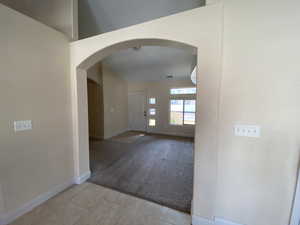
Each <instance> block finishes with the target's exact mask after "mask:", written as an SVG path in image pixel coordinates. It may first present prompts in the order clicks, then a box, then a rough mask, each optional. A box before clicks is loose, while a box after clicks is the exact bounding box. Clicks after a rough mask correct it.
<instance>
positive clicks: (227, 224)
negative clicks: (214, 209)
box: [215, 217, 242, 225]
mask: <svg viewBox="0 0 300 225" xmlns="http://www.w3.org/2000/svg"><path fill="white" fill-rule="evenodd" d="M215 224H216V225H242V224H240V223H234V222H232V221H229V220H224V219H221V218H217V217H216V218H215Z"/></svg>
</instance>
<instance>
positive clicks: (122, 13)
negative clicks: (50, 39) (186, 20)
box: [79, 0, 205, 81]
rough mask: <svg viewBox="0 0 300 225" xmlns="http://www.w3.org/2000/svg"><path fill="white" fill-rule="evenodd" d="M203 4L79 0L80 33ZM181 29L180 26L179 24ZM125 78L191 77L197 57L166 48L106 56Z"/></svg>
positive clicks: (184, 0) (180, 0)
mask: <svg viewBox="0 0 300 225" xmlns="http://www.w3.org/2000/svg"><path fill="white" fill-rule="evenodd" d="M203 5H205V0H151V1H149V0H109V1H108V0H79V35H80V38H86V37H90V36H93V35H97V34H100V33H105V32H109V31H113V30H116V29H120V28H124V27H127V26H130V25H135V24H139V23H143V22H146V21H150V20H153V19H156V18H159V17H163V16H168V15H171V14H175V13H179V12H182V11H185V10H189V9H193V8H196V7H200V6H203ZM178 29H180V27H178ZM105 62H106V63H107V64H109V65H110V67H111V68H112V70H114V71H115V72H116V73H117V74H119V76H121V77H123V78H124V79H126V80H140V81H154V80H156V81H157V80H165V79H167V78H166V77H167V76H169V75H171V76H173V78H172V79H173V80H187V79H190V74H191V71H192V70H193V67H194V66H195V62H196V56H193V55H191V54H188V53H186V52H184V51H183V50H178V49H172V48H166V47H155V46H152V47H149V46H148V47H146V46H145V47H142V48H141V49H139V50H134V49H128V50H123V51H120V52H118V53H115V54H114V55H112V56H110V57H108V58H107V59H105Z"/></svg>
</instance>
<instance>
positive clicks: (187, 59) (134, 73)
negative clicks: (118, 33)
mask: <svg viewBox="0 0 300 225" xmlns="http://www.w3.org/2000/svg"><path fill="white" fill-rule="evenodd" d="M104 62H105V63H106V64H108V65H109V66H110V68H111V69H112V70H113V71H114V72H115V73H117V74H118V75H119V76H121V77H122V78H123V79H125V80H135V81H159V80H167V78H166V77H167V76H168V75H172V76H173V78H172V80H188V79H190V75H191V72H192V70H193V69H194V66H195V64H196V56H194V55H192V54H191V53H188V52H186V51H184V50H180V49H175V48H168V47H158V46H144V47H142V48H141V49H139V50H134V49H126V50H122V51H120V52H118V53H116V54H113V55H111V56H109V57H107V58H106V59H105V60H104Z"/></svg>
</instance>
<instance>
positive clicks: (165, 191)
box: [90, 135, 194, 212]
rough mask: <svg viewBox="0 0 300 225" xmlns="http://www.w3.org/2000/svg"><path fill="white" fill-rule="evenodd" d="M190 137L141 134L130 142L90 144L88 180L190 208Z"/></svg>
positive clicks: (191, 169)
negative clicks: (89, 176)
mask: <svg viewBox="0 0 300 225" xmlns="http://www.w3.org/2000/svg"><path fill="white" fill-rule="evenodd" d="M193 149H194V143H193V140H192V139H191V138H181V137H171V136H165V135H145V136H142V137H139V138H138V139H136V140H135V141H134V142H131V143H122V142H116V141H111V140H106V141H95V142H91V144H90V160H91V170H92V177H91V178H90V182H93V183H95V184H99V185H102V186H105V187H109V188H112V189H115V190H118V191H120V192H124V193H127V194H131V195H134V196H137V197H140V198H143V199H146V200H150V201H153V202H156V203H159V204H162V205H165V206H167V207H170V208H174V209H177V210H180V211H183V212H190V209H191V200H192V190H193Z"/></svg>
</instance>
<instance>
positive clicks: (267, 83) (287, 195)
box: [71, 0, 300, 225]
mask: <svg viewBox="0 0 300 225" xmlns="http://www.w3.org/2000/svg"><path fill="white" fill-rule="evenodd" d="M223 6H224V11H223V10H222V7H223ZM223 6H222V5H221V7H220V8H218V7H216V5H214V4H213V3H212V4H210V5H209V6H207V7H203V8H202V9H195V10H191V11H189V12H185V13H181V14H177V15H174V16H170V17H166V18H162V19H160V20H154V21H151V22H148V23H145V24H142V25H137V26H132V27H129V28H126V29H122V30H119V31H115V32H110V33H107V34H103V35H100V36H96V37H93V38H90V39H87V40H83V41H80V42H76V43H73V44H72V45H71V52H72V65H73V66H72V68H73V70H72V73H73V75H72V76H73V78H76V75H75V73H74V68H75V66H77V65H79V64H80V63H81V62H82V61H83V60H84V59H86V58H87V57H89V56H90V55H91V54H92V53H95V52H96V51H97V50H101V49H103V48H104V47H107V46H111V45H113V44H115V43H118V42H120V41H126V40H131V39H134V38H149V37H154V38H163V39H169V40H170V39H171V40H178V41H182V42H185V43H188V44H192V45H195V46H196V47H198V66H199V71H198V84H197V86H198V88H199V91H198V96H197V99H198V104H197V110H198V113H199V115H198V116H199V117H197V118H199V120H198V121H199V123H198V124H197V126H196V145H195V147H196V149H195V178H194V181H195V184H194V199H193V216H195V218H204V219H208V220H213V218H214V217H220V218H224V219H226V220H230V221H234V222H237V223H241V224H245V225H287V224H288V223H289V216H290V212H291V210H290V209H291V206H292V200H293V194H294V189H295V184H296V171H297V164H298V160H299V147H300V146H299V143H300V137H299V134H300V130H299V129H300V126H299V125H300V124H299V123H300V119H299V113H300V105H299V100H298V96H299V95H300V93H299V90H300V88H299V87H300V86H299V85H300V80H299V79H300V76H299V73H300V69H299V68H300V67H299V65H298V64H299V63H298V61H297V60H298V59H299V57H300V55H299V54H300V51H299V50H300V49H299V48H300V42H299V40H300V38H299V36H300V32H299V29H297V28H298V27H299V25H300V14H299V12H298V11H299V8H300V2H299V1H296V0H289V1H276V2H274V1H267V0H266V1H258V0H256V1H254V2H253V1H251V2H249V3H247V2H245V1H240V0H224V1H223ZM220 9H221V10H220ZM195 21H197V23H195ZM219 22H220V23H219ZM220 24H223V28H222V27H221V26H219V25H220ZM194 25H195V26H194ZM178 27H180V29H177V28H178ZM191 34H193V35H191ZM219 44H220V45H219ZM221 46H222V48H221ZM118 47H120V46H118ZM221 49H222V50H223V51H221ZM105 51H108V50H106V49H105V50H104V53H103V52H102V53H101V54H105ZM101 54H99V57H101ZM221 55H222V56H223V57H222V61H221V62H222V63H220V61H219V59H221V58H220V57H221ZM95 58H96V55H94V57H93V58H90V59H91V60H92V61H93V60H95ZM85 63H86V62H85ZM219 65H221V67H219ZM220 74H222V79H221V76H220ZM74 97H75V99H77V97H76V96H74ZM75 110H76V109H75ZM200 116H201V117H200ZM200 118H201V119H200ZM75 123H76V121H75ZM236 123H245V124H257V125H260V126H261V128H262V135H261V137H260V138H257V139H256V138H247V137H236V136H234V133H233V128H234V125H235V124H236ZM83 164H84V163H83Z"/></svg>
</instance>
